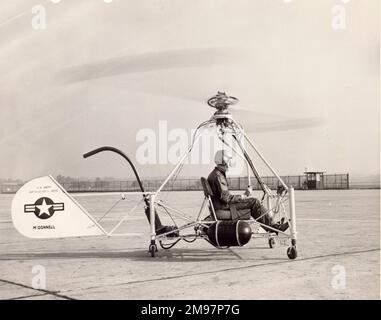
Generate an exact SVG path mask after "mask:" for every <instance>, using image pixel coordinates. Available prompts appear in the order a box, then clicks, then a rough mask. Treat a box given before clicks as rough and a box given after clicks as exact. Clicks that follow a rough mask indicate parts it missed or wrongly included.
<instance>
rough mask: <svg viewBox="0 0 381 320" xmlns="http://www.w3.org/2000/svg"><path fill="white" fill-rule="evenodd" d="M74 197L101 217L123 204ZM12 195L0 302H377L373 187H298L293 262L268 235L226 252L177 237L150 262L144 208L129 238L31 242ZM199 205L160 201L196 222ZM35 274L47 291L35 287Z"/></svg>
mask: <svg viewBox="0 0 381 320" xmlns="http://www.w3.org/2000/svg"><path fill="white" fill-rule="evenodd" d="M258 195H259V194H258ZM74 196H75V197H76V198H77V200H78V201H79V202H80V203H81V204H82V205H83V206H84V207H85V208H86V209H87V210H88V211H89V212H90V213H91V214H92V215H93V216H94V217H95V218H97V219H100V218H101V217H102V216H103V215H104V214H105V213H106V212H107V211H108V210H109V209H110V208H111V207H113V206H114V205H115V203H116V202H117V201H118V200H120V195H119V194H107V195H102V196H98V195H96V194H90V195H89V194H80V195H74ZM12 197H13V195H0V299H266V300H268V299H380V191H379V190H324V191H323V190H322V191H296V214H297V230H298V242H297V248H298V257H297V259H296V260H290V259H288V257H287V255H286V250H287V247H288V243H287V245H285V246H284V245H281V244H279V243H278V244H277V246H276V247H275V248H274V249H270V248H269V247H268V244H267V240H265V239H252V241H250V242H249V243H248V244H247V245H246V246H244V247H241V248H229V249H224V250H221V249H216V248H214V247H212V246H211V245H210V244H208V243H207V242H206V241H204V240H197V241H195V242H194V243H185V242H183V241H181V242H180V243H179V244H178V245H176V246H175V247H174V248H172V249H170V250H163V249H161V248H160V247H159V252H158V253H157V256H156V257H155V258H152V257H151V256H150V255H149V253H148V245H149V226H148V223H147V221H146V218H145V216H144V214H143V211H142V209H139V210H137V212H135V213H132V214H130V215H129V216H128V218H127V219H126V221H125V223H123V225H122V226H121V230H120V232H128V233H131V234H130V235H129V236H126V237H112V238H107V237H95V238H91V237H82V238H67V239H44V240H33V239H27V238H25V237H23V236H22V235H21V234H19V233H18V232H17V231H16V230H15V228H14V227H13V224H12V222H11V213H10V208H11V201H12ZM132 198H133V199H132ZM202 199H203V195H202V193H201V192H172V193H167V194H164V195H163V200H166V201H167V202H168V203H170V205H172V206H174V207H176V208H177V209H180V210H184V211H185V212H187V213H188V214H189V215H190V216H193V217H195V216H196V215H197V213H198V210H199V208H200V206H201V202H202ZM136 200H137V198H136V196H135V198H134V196H131V197H129V196H127V199H126V200H122V201H119V202H118V203H117V204H116V205H115V207H113V209H112V210H111V211H110V212H109V213H107V214H106V216H105V217H104V218H102V219H101V221H100V223H101V225H103V226H104V227H105V229H106V230H108V231H109V230H111V228H112V226H113V225H115V224H116V223H117V222H118V221H119V219H120V218H121V217H123V216H124V215H125V214H126V212H127V211H128V208H131V206H132V205H133V204H134V203H135V202H134V201H136ZM163 220H164V222H166V223H170V221H169V220H168V219H167V218H165V217H164V218H163ZM73 223H75V221H73ZM41 270H43V273H44V274H45V288H41V289H35V288H36V287H38V286H36V276H39V275H42V273H41V272H42V271H41ZM38 279H40V278H38ZM39 283H40V286H41V282H39Z"/></svg>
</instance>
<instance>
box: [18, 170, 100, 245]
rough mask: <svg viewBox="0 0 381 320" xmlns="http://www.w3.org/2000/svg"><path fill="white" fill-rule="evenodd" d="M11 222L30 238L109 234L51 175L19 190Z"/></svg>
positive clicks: (37, 179) (28, 183)
mask: <svg viewBox="0 0 381 320" xmlns="http://www.w3.org/2000/svg"><path fill="white" fill-rule="evenodd" d="M12 221H13V225H14V226H15V228H16V229H17V231H19V232H20V233H21V234H22V235H24V236H26V237H28V238H64V237H82V236H98V235H106V234H107V233H106V231H105V230H104V229H103V228H102V227H101V226H100V225H99V224H98V223H97V222H96V221H95V220H94V218H93V217H91V216H90V214H89V213H88V212H87V211H86V210H85V209H84V208H83V207H82V206H81V205H80V204H79V203H78V202H77V201H76V200H75V199H74V198H73V197H72V196H70V195H69V194H68V193H67V191H66V190H65V189H64V188H63V187H62V186H61V185H60V184H59V183H58V182H57V181H56V180H55V179H54V178H53V177H52V176H45V177H40V178H36V179H33V180H31V181H29V182H27V183H26V184H25V185H24V186H22V187H21V188H20V189H19V190H18V191H17V193H16V195H15V196H14V198H13V201H12Z"/></svg>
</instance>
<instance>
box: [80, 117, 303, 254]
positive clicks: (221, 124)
mask: <svg viewBox="0 0 381 320" xmlns="http://www.w3.org/2000/svg"><path fill="white" fill-rule="evenodd" d="M210 127H215V129H217V131H218V130H219V131H220V132H217V135H218V137H219V139H220V140H221V141H222V142H223V143H224V144H225V145H226V146H227V147H228V148H230V149H231V150H232V152H234V153H235V154H237V155H238V156H239V157H240V158H241V159H243V160H244V162H245V164H246V166H247V176H248V185H249V186H250V176H251V173H252V174H253V175H254V176H255V177H256V178H257V180H258V182H259V184H260V185H261V187H262V190H263V192H264V197H263V198H262V200H263V199H264V198H265V197H266V206H267V211H266V213H264V214H263V215H265V214H268V213H270V214H272V215H275V214H283V217H285V218H287V219H288V221H289V223H290V232H282V231H279V230H276V229H274V228H272V227H270V226H267V225H265V224H263V223H261V222H259V221H258V220H259V219H260V218H261V217H262V216H263V215H261V216H260V217H258V218H257V219H251V220H249V222H250V223H251V224H254V225H255V226H256V227H257V231H255V232H253V235H252V237H253V238H268V239H269V241H270V240H271V239H272V240H275V238H277V239H279V240H280V242H281V243H282V244H284V241H285V240H286V241H287V240H291V247H290V248H294V249H295V250H296V239H297V232H296V214H295V194H294V189H293V187H292V186H287V185H286V184H285V183H284V181H283V180H282V179H281V178H280V176H279V175H278V174H277V173H276V171H275V170H274V169H273V168H272V167H271V165H270V164H269V163H268V162H267V160H266V159H265V158H264V156H263V155H262V154H261V153H260V151H259V150H258V149H257V148H256V146H255V145H254V143H253V142H252V141H251V140H250V138H249V137H248V135H247V134H246V133H245V132H244V130H243V128H242V127H241V126H240V125H239V124H238V123H237V122H236V121H235V120H233V118H232V117H231V115H230V114H229V113H223V114H222V113H221V112H219V111H217V112H216V113H215V114H214V115H213V117H212V118H211V119H210V120H208V121H205V122H203V123H201V124H200V125H199V126H198V127H197V129H196V130H195V132H194V135H193V137H192V141H191V144H190V146H189V148H188V150H187V151H186V153H185V154H184V155H183V156H182V157H181V158H180V160H179V161H178V163H177V164H176V165H175V167H174V168H173V169H172V171H171V172H170V173H169V175H168V176H167V178H166V179H165V180H164V181H163V183H162V184H161V185H160V187H159V188H158V189H157V190H156V191H155V192H146V191H144V189H143V187H142V184H141V181H140V177H139V175H138V173H137V171H136V169H135V167H134V166H133V164H132V162H131V161H130V160H129V159H128V157H127V156H126V155H125V154H124V153H123V152H121V151H120V150H117V149H115V148H111V147H103V148H98V149H96V150H94V151H92V152H89V153H87V154H85V155H84V156H85V157H88V156H91V155H93V154H96V153H98V152H100V151H113V152H116V153H118V154H120V155H121V156H122V157H124V158H125V159H126V160H127V161H128V162H129V163H130V164H131V166H132V168H133V170H134V173H135V175H136V177H137V179H138V182H139V184H140V186H141V189H142V192H131V193H130V192H128V193H126V194H125V195H132V194H135V195H136V194H139V195H142V196H143V199H142V200H140V201H139V202H138V203H137V204H136V205H135V206H134V207H133V208H132V209H131V210H130V211H129V212H128V213H127V214H126V215H125V216H124V217H123V218H122V219H121V220H120V221H119V222H118V223H117V224H116V225H115V226H114V227H113V228H112V230H111V231H110V232H106V235H107V236H109V237H111V236H123V235H128V234H115V231H116V230H117V229H118V228H119V227H120V225H121V224H122V223H123V222H124V221H125V220H126V218H127V217H128V216H129V215H130V214H131V213H133V212H134V211H135V210H136V209H137V207H138V206H139V204H141V203H142V202H143V201H144V202H145V204H146V206H148V207H149V218H150V219H149V224H150V245H149V251H150V252H151V255H152V256H154V255H155V252H156V251H157V245H156V240H159V242H160V245H161V246H162V248H164V249H169V248H171V247H173V246H174V245H175V244H176V243H177V242H178V241H180V240H185V241H187V242H193V241H194V240H196V239H197V238H203V239H205V240H208V239H207V236H206V235H205V234H202V232H200V228H201V227H208V226H209V225H210V224H212V223H215V222H216V221H217V217H216V213H215V211H214V208H213V204H212V201H211V199H210V196H209V197H205V198H204V200H203V202H202V205H201V208H200V211H199V213H198V215H197V218H196V220H195V219H194V217H191V216H189V215H187V214H185V213H183V212H181V211H179V210H177V209H175V208H172V207H170V206H168V205H166V204H165V203H164V202H163V201H162V200H159V194H160V193H161V191H162V190H163V188H164V186H165V185H166V184H167V183H168V181H169V180H170V179H171V178H172V177H173V176H174V175H175V173H176V172H177V170H178V169H179V168H180V166H181V165H182V164H183V163H184V161H185V160H186V159H187V158H188V156H189V155H190V154H191V153H192V150H193V148H194V146H195V145H196V144H197V142H198V141H199V140H200V138H201V137H202V135H203V132H202V130H205V129H208V128H210ZM228 130H230V131H231V132H230V134H232V135H233V137H234V138H235V141H237V144H238V147H239V149H238V150H237V149H236V148H234V147H233V146H230V145H229V144H228V143H227V142H226V141H225V140H224V138H223V136H224V134H226V133H227V131H228ZM219 133H220V135H219ZM242 138H243V139H244V141H246V142H248V144H249V145H250V147H251V148H252V149H253V150H254V151H255V153H256V154H257V155H258V156H259V158H260V159H261V160H262V161H263V163H264V164H265V165H266V167H267V168H268V169H269V170H270V171H271V172H272V173H273V174H274V176H275V177H276V178H277V180H278V181H279V183H280V185H281V186H282V187H283V190H282V191H281V192H277V194H276V195H275V194H274V193H273V192H272V190H271V189H270V188H269V187H268V186H267V185H266V184H265V183H264V182H263V181H262V179H261V177H260V175H259V173H258V170H257V168H256V167H255V166H254V163H253V161H252V160H251V158H250V156H249V154H248V152H247V150H246V148H245V146H244V144H243V143H242V141H241V140H242ZM250 171H251V172H250ZM287 195H288V196H287ZM123 199H124V197H123ZM274 199H275V200H276V203H275V206H273V200H274ZM287 201H288V202H289V213H290V214H289V216H288V215H287V213H286V210H285V206H284V203H285V202H287ZM208 206H209V208H210V209H211V210H210V211H211V212H212V213H213V216H214V217H213V218H214V220H213V221H212V220H203V219H202V216H203V214H204V213H205V210H206V208H207V207H208ZM158 208H160V209H163V210H165V211H166V212H167V213H168V214H169V215H170V216H171V218H172V214H173V215H174V216H177V217H178V218H180V219H183V220H186V221H187V223H185V224H184V225H182V226H180V227H177V229H176V230H172V231H169V232H166V233H162V234H159V235H157V234H156V231H155V212H156V209H158ZM280 211H282V213H280ZM259 227H266V228H267V229H270V230H272V231H274V232H263V231H262V232H260V230H261V228H259ZM189 228H194V233H192V234H182V235H180V234H179V236H178V237H173V238H169V237H167V236H168V235H169V234H171V233H173V232H174V231H176V232H179V233H180V231H183V230H185V229H189ZM187 239H192V240H190V241H189V240H187ZM164 241H171V243H169V244H164ZM269 243H270V242H269ZM290 248H289V249H290Z"/></svg>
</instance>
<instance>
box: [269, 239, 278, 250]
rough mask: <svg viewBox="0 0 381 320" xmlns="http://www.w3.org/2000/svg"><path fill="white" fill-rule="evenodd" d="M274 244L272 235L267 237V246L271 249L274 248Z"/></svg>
mask: <svg viewBox="0 0 381 320" xmlns="http://www.w3.org/2000/svg"><path fill="white" fill-rule="evenodd" d="M275 245H276V241H275V238H274V237H270V238H269V247H270V248H271V249H273V248H275Z"/></svg>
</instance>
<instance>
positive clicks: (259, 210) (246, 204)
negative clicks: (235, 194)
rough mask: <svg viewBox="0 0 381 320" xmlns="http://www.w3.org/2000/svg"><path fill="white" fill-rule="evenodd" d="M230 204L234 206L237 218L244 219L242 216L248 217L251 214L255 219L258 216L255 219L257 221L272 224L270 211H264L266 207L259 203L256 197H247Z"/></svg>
mask: <svg viewBox="0 0 381 320" xmlns="http://www.w3.org/2000/svg"><path fill="white" fill-rule="evenodd" d="M231 206H234V207H235V210H236V211H237V215H238V218H239V219H244V217H246V219H248V218H250V215H251V216H252V217H253V218H254V219H255V220H257V219H258V218H259V217H260V218H259V219H258V220H257V221H258V222H261V223H263V224H266V225H268V226H271V225H273V217H272V216H271V215H270V213H266V212H267V209H266V208H265V207H264V206H263V205H261V202H260V201H259V200H258V199H256V198H247V199H245V200H243V201H242V202H237V203H235V204H234V205H233V204H232V205H231Z"/></svg>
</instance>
